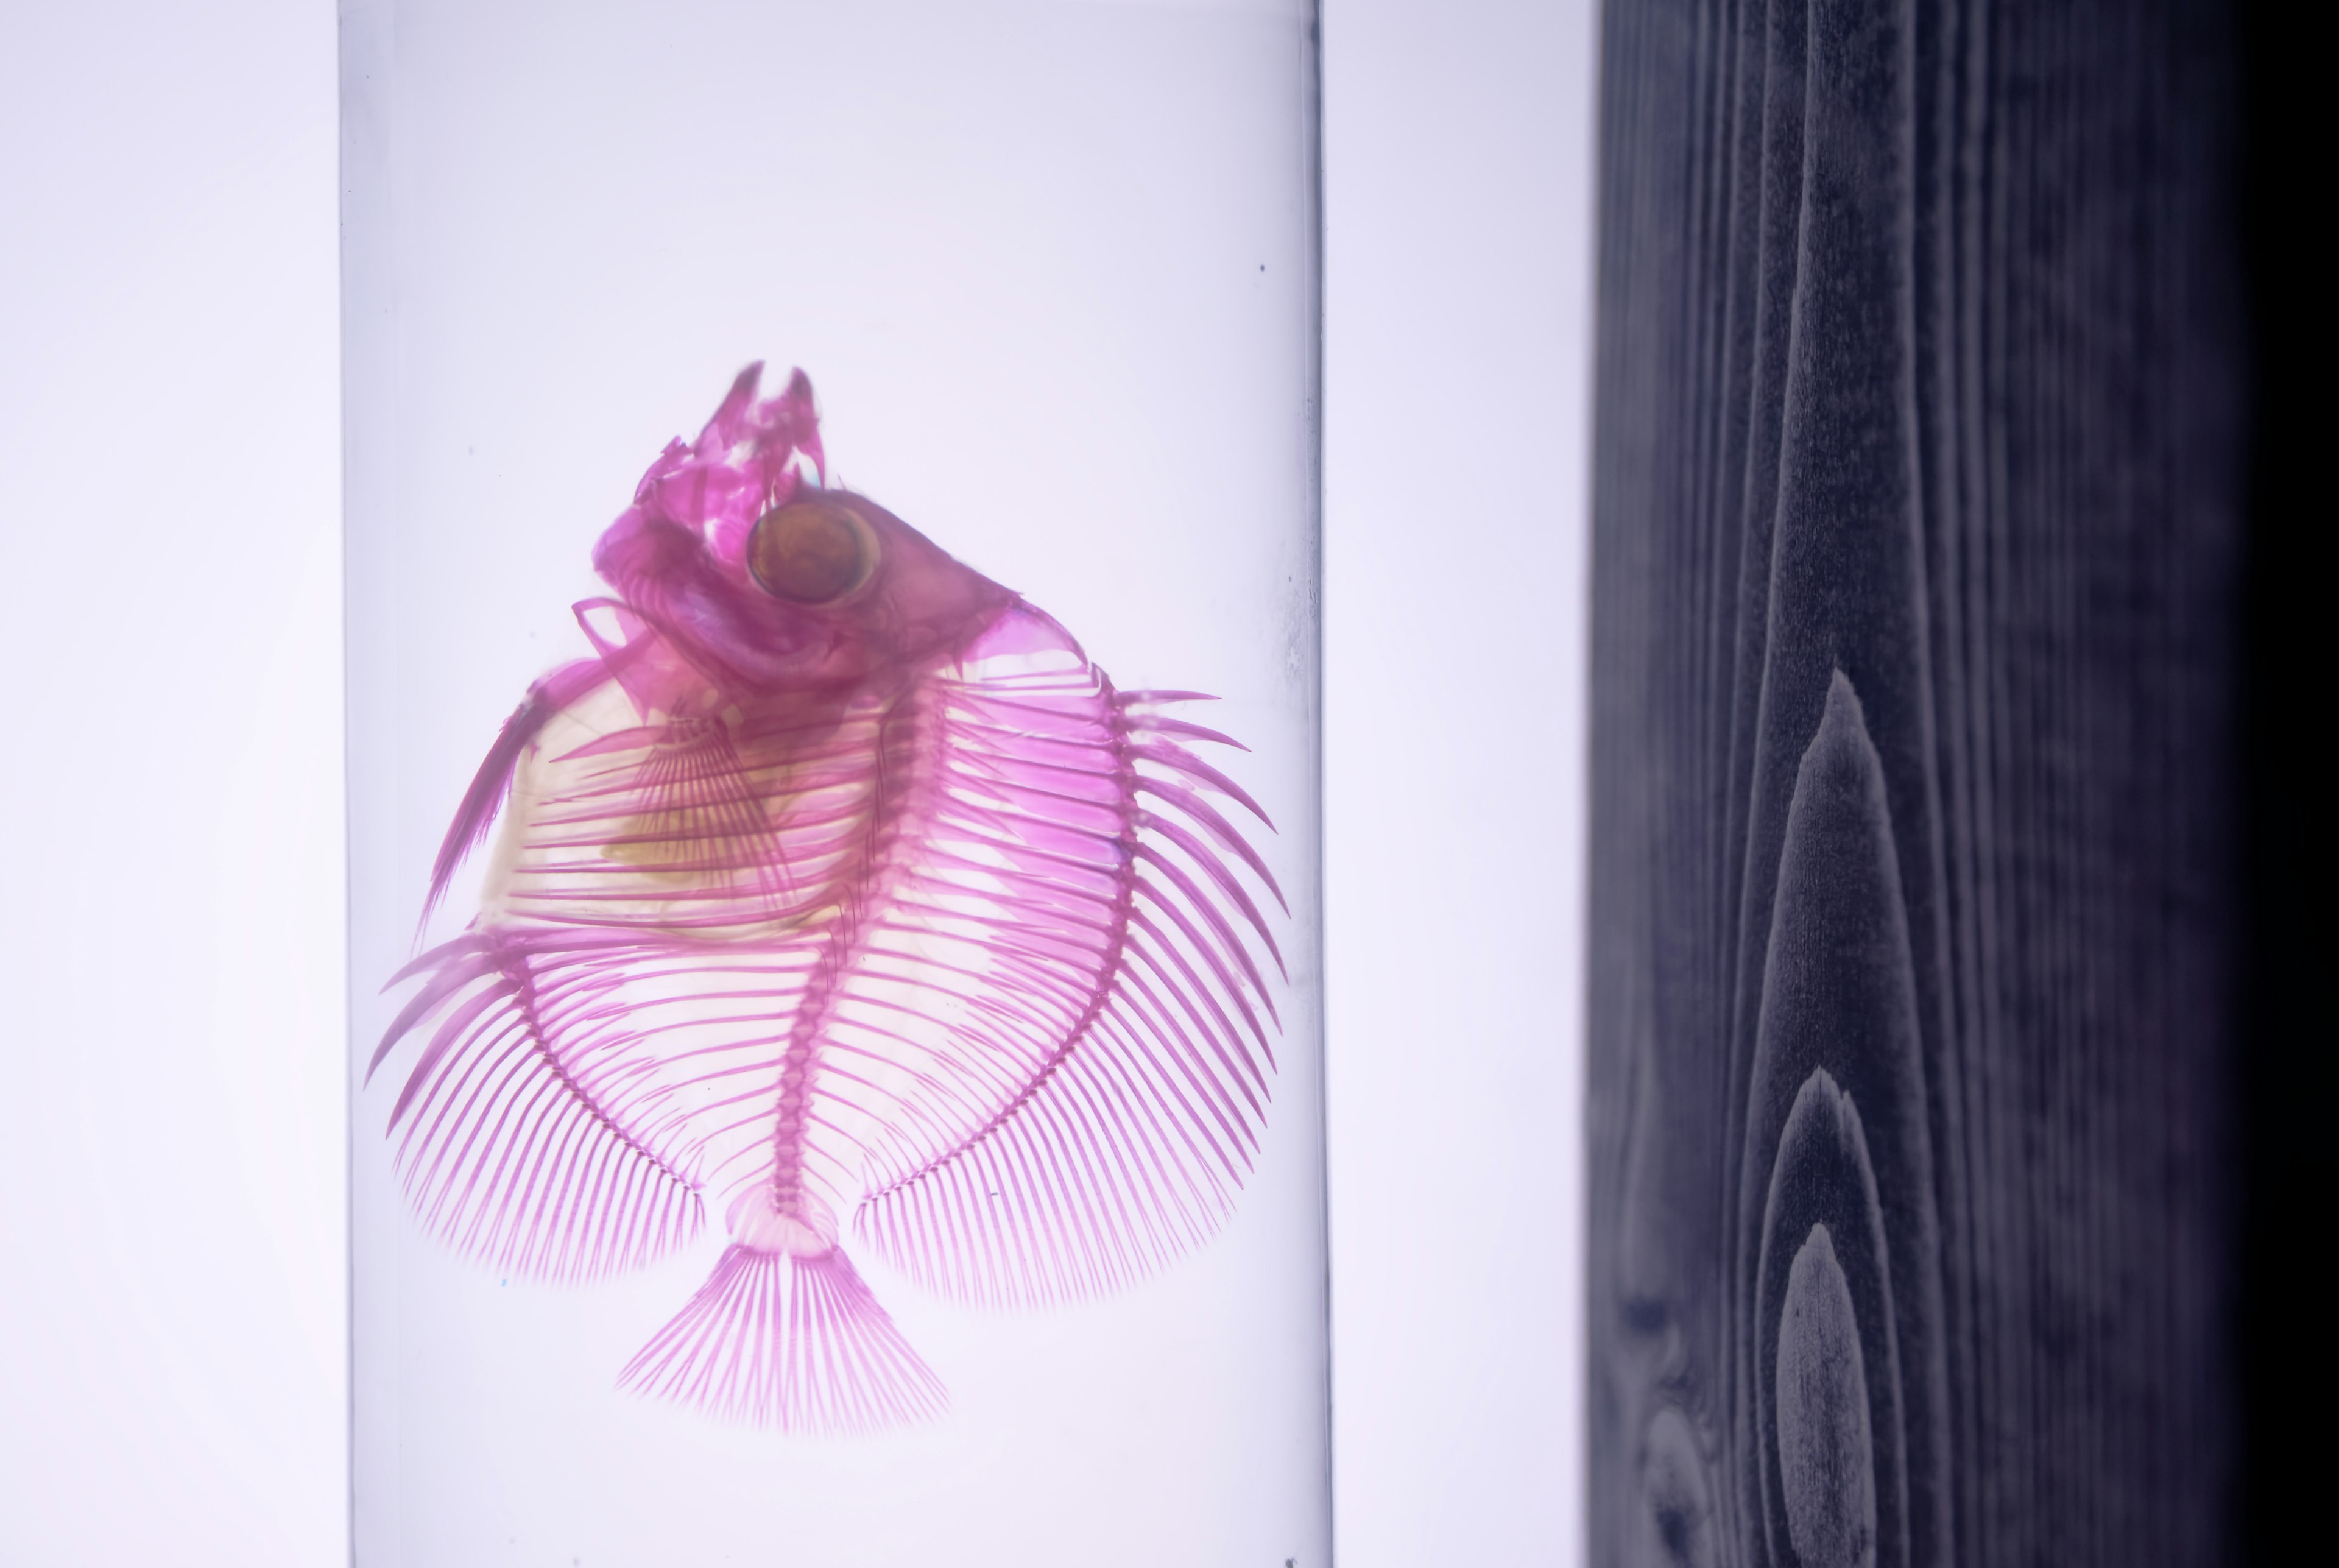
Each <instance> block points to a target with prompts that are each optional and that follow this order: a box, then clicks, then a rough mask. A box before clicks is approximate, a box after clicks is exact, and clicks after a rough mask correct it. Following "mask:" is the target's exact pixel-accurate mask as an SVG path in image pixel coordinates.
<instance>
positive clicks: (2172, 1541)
mask: <svg viewBox="0 0 2339 1568" xmlns="http://www.w3.org/2000/svg"><path fill="white" fill-rule="evenodd" d="M1604 49H1605V54H1606V57H1605V60H1604V153H1603V181H1604V188H1603V193H1602V222H1603V230H1602V255H1601V263H1600V264H1601V278H1600V291H1601V292H1600V327H1601V333H1602V341H1601V349H1600V356H1599V368H1598V390H1599V405H1598V416H1597V417H1598V421H1599V422H1598V430H1597V436H1596V445H1595V463H1596V470H1595V498H1594V519H1595V520H1594V529H1595V533H1594V705H1595V708H1594V738H1593V751H1594V801H1593V818H1594V833H1593V843H1594V865H1593V889H1592V896H1593V905H1592V908H1593V920H1594V954H1593V965H1592V998H1591V1007H1592V1018H1591V1022H1592V1034H1591V1040H1592V1051H1593V1060H1592V1067H1591V1079H1590V1085H1589V1089H1590V1102H1589V1115H1590V1119H1591V1126H1590V1134H1591V1139H1592V1150H1593V1156H1592V1158H1593V1171H1592V1176H1593V1187H1592V1219H1593V1231H1592V1258H1591V1267H1592V1281H1591V1288H1592V1292H1593V1295H1592V1304H1591V1313H1592V1316H1591V1330H1592V1353H1593V1361H1594V1365H1593V1383H1592V1424H1593V1438H1594V1441H1593V1456H1594V1457H1593V1464H1594V1475H1593V1493H1592V1496H1593V1521H1592V1529H1593V1543H1594V1561H1595V1562H1599V1563H1695V1564H1753V1563H1781V1564H1788V1563H1811V1564H1812V1565H1813V1568H1816V1565H1817V1564H1818V1563H1822V1562H1824V1563H1838V1562H1841V1563H1875V1564H1880V1565H1883V1564H1890V1565H1900V1564H1926V1565H1930V1564H1948V1563H1973V1564H2014V1563H2057V1564H2070V1563H2107V1564H2109V1563H2120V1564H2138V1563H2202V1562H2209V1561H2215V1560H2219V1559H2220V1558H2221V1555H2222V1554H2223V1553H2224V1552H2225V1550H2226V1537H2225V1525H2226V1514H2225V1507H2226V1502H2225V1499H2226V1493H2227V1490H2228V1488H2229V1484H2230V1482H2231V1474H2230V1469H2231V1464H2230V1456H2231V1453H2232V1446H2233V1445H2232V1437H2233V1433H2232V1417H2231V1411H2230V1408H2229V1406H2230V1395H2229V1391H2228V1386H2227V1379H2226V1365H2225V1354H2226V1348H2225V1347H2226V1299H2225V1296H2226V1279H2227V1277H2228V1267H2227V1265H2228V1260H2229V1257H2230V1254H2231V1249H2232V1247H2233V1244H2234V1238H2233V1232H2234V1224H2233V1217H2232V1214H2231V1212H2230V1208H2231V1193H2230V1192H2229V1190H2228V1188H2229V1183H2228V1181H2227V1178H2226V1154H2227V1148H2226V1145H2227V1141H2228V1136H2229V1135H2228V1132H2227V1129H2226V1112H2227V1101H2228V1100H2229V1094H2228V1090H2227V1085H2226V1051H2227V1050H2228V1047H2229V1045H2230V1036H2231V1033H2232V1027H2233V1026H2232V1020H2233V1017H2234V1007H2233V996H2232V985H2233V981H2232V975H2233V970H2234V957H2235V955H2234V952H2233V948H2232V937H2231V932H2232V929H2233V925H2234V918H2235V886H2234V874H2233V865H2234V857H2233V847H2234V834H2235V824H2234V821H2233V810H2234V808H2233V802H2234V800H2235V787H2234V780H2233V778H2232V777H2231V776H2230V775H2231V772H2232V758H2233V754H2234V753H2233V745H2232V734H2231V731H2232V725H2233V720H2232V713H2233V708H2234V687H2233V683H2234V679H2235V610H2234V603H2235V599H2234V595H2235V550H2236V546H2237V542H2238V537H2239V524H2240V482H2241V469H2240V449H2239V419H2240V413H2241V404H2242V398H2241V395H2240V382H2239V373H2240V362H2239V356H2238V349H2237V329H2238V320H2237V316H2236V312H2235V257H2234V255H2233V254H2232V245H2231V232H2232V229H2231V223H2230V222H2229V219H2230V214H2229V212H2227V211H2226V203H2227V202H2228V200H2229V192H2228V186H2229V183H2230V180H2229V174H2228V167H2227V141H2228V136H2229V132H2228V123H2229V121H2230V118H2231V114H2230V110H2231V104H2230V102H2229V99H2230V78H2231V74H2232V61H2231V58H2230V50H2229V46H2228V40H2227V38H2226V35H2225V33H2224V31H2223V24H2222V22H2221V21H2220V14H2219V13H2216V11H2214V10H2213V9H2211V8H2209V7H2207V6H2206V5H2190V4H2180V3H2169V0H2164V3H2155V4H2145V5H2122V4H2115V3H2111V0H2058V3H2055V4H2047V5H2032V6H2028V7H2011V6H2006V5H1987V4H1956V3H1947V0H1936V3H1925V4H1920V3H1914V0H1911V3H1904V4H1897V5H1896V4H1870V3H1857V0H1809V3H1808V4H1801V5H1797V4H1772V5H1764V4H1762V3H1760V0H1734V3H1733V0H1647V3H1632V0H1619V3H1617V4H1614V5H1611V6H1610V7H1609V14H1608V23H1607V28H1606V34H1605V42H1604ZM1844 1302H1848V1303H1849V1304H1850V1306H1849V1308H1848V1311H1849V1317H1848V1318H1845V1317H1843V1316H1842V1314H1843V1311H1844V1310H1845V1309H1844V1308H1843V1307H1842V1306H1841V1304H1842V1303H1844ZM1782 1413H1783V1414H1782Z"/></svg>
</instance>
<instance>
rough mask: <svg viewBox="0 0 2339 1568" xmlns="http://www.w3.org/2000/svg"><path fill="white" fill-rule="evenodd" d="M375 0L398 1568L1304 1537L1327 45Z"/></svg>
mask: <svg viewBox="0 0 2339 1568" xmlns="http://www.w3.org/2000/svg"><path fill="white" fill-rule="evenodd" d="M342 16H343V22H342V28H343V44H342V49H343V84H344V87H343V92H344V96H343V108H342V114H343V133H344V143H345V145H344V190H345V195H344V202H345V212H344V274H345V276H344V285H345V295H344V300H345V303H344V311H345V321H344V327H345V334H344V335H345V375H346V383H347V384H346V392H347V396H346V418H347V527H348V555H347V561H348V567H347V569H348V574H349V577H348V612H349V623H348V624H349V672H350V673H349V681H350V686H349V695H350V703H349V736H350V743H349V744H350V901H351V904H350V931H351V935H350V942H351V965H352V979H353V988H354V991H353V998H352V1001H351V1027H352V1060H353V1064H354V1070H353V1083H354V1085H355V1086H356V1087H354V1088H353V1090H352V1099H351V1106H350V1114H351V1117H352V1127H353V1140H354V1156H353V1166H354V1169H353V1172H352V1191H353V1198H352V1204H353V1215H352V1230H351V1234H352V1270H353V1282H352V1298H353V1303H354V1306H353V1311H354V1323H353V1342H354V1366H353V1389H354V1399H355V1434H354V1455H355V1457H354V1465H355V1476H354V1484H355V1508H356V1514H355V1527H354V1528H355V1551H356V1558H357V1561H358V1562H359V1563H360V1564H363V1565H364V1568H392V1565H410V1568H421V1565H432V1564H444V1563H527V1564H536V1563H541V1564H558V1565H563V1568H582V1565H586V1564H597V1563H598V1564H626V1563H725V1562H748V1561H759V1562H760V1561H783V1562H786V1563H792V1564H798V1565H803V1568H810V1565H813V1564H829V1563H834V1564H856V1565H859V1564H883V1563H903V1564H937V1563H948V1564H953V1565H965V1564H981V1563H1014V1564H1017V1565H1018V1568H1043V1565H1047V1564H1057V1563H1061V1564H1066V1565H1071V1564H1075V1563H1078V1564H1083V1565H1086V1564H1094V1563H1114V1564H1122V1565H1130V1564H1145V1563H1159V1564H1162V1565H1164V1568H1170V1565H1175V1568H1194V1565H1196V1564H1218V1563H1224V1564H1230V1565H1231V1564H1259V1565H1262V1568H1283V1565H1307V1568H1318V1565H1321V1564H1324V1563H1327V1562H1328V1470H1327V1451H1326V1433H1327V1408H1326V1338H1325V1312H1326V1306H1325V1294H1324V1292H1325V1272H1326V1267H1325V1252H1324V1223H1323V1198H1322V1187H1323V1183H1322V1171H1323V1158H1322V1147H1321V1121H1322V1117H1321V1106H1322V1090H1321V1079H1320V1059H1321V1051H1320V1045H1321V1042H1320V1032H1319V1010H1318V858H1317V856H1318V816H1317V787H1316V765H1317V689H1318V676H1317V612H1316V581H1317V579H1316V537H1317V536H1316V494H1317V488H1316V452H1317V401H1316V388H1317V362H1318V350H1317V344H1318V306H1317V250H1316V246H1317V233H1318V222H1317V206H1316V202H1317V196H1316V151H1315V132H1314V127H1315V123H1316V120H1315V114H1316V107H1315V98H1314V92H1315V79H1316V78H1315V61H1316V49H1315V42H1314V32H1313V26H1312V19H1311V13H1310V9H1309V8H1308V7H1307V6H1305V5H1294V4H1288V3H1283V0H1257V3H1253V4H1224V5H1186V6H1157V5H1133V4H1130V5H1124V4H1102V3H1091V4H1060V3H1032V4H1010V3H1003V0H1002V3H990V0H984V3H982V4H969V3H963V0H953V3H951V4H935V5H896V4H861V3H848V0H826V3H816V4H772V3H768V0H759V3H757V4H752V5H750V4H723V3H720V0H680V3H677V0H658V3H656V4H652V3H649V0H643V3H640V4H634V5H599V6H583V7H579V6H555V5H540V4H519V3H514V4H500V5H476V4H458V3H455V0H352V3H350V4H347V5H344V6H343V8H342ZM759 367H760V369H759ZM1198 694H1208V695H1209V697H1210V698H1214V699H1215V700H1204V699H1203V697H1202V696H1201V695H1198ZM1229 743H1234V744H1229Z"/></svg>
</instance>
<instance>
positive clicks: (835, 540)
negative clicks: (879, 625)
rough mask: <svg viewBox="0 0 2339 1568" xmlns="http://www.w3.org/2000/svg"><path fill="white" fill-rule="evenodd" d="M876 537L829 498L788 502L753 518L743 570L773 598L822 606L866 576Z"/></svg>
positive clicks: (873, 557) (871, 564) (872, 564)
mask: <svg viewBox="0 0 2339 1568" xmlns="http://www.w3.org/2000/svg"><path fill="white" fill-rule="evenodd" d="M876 564H877V540H876V538H875V537H873V535H872V534H871V533H870V531H869V525H868V524H866V523H864V522H863V521H862V520H861V519H860V518H857V517H854V515H853V513H852V512H851V511H849V510H848V509H846V508H844V507H840V506H837V505H835V504H834V503H832V502H829V501H816V500H804V501H790V502H789V503H788V504H787V505H786V506H784V507H777V508H774V509H773V510H771V511H768V512H765V514H764V515H763V516H762V517H761V518H757V519H756V522H755V531H754V532H753V533H751V534H749V535H748V536H747V569H748V570H749V571H750V572H752V573H754V574H755V581H756V583H757V584H758V585H759V586H760V587H762V588H763V590H764V591H765V593H767V594H769V595H771V596H772V597H774V598H775V599H785V600H787V601H788V602H789V603H791V604H798V605H824V604H827V603H829V602H830V601H831V600H833V599H839V598H843V597H844V596H845V595H846V594H849V593H851V592H852V591H853V590H854V589H855V588H857V587H860V586H861V585H862V584H863V583H864V582H866V581H868V580H869V573H870V570H871V569H872V568H873V567H875V566H876Z"/></svg>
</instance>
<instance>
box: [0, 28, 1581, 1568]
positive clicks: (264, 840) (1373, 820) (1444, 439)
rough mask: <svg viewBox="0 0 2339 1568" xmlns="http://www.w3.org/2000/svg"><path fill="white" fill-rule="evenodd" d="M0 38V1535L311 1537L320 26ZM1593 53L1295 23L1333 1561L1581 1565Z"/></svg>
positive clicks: (321, 853) (295, 1543)
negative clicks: (8, 699)
mask: <svg viewBox="0 0 2339 1568" xmlns="http://www.w3.org/2000/svg"><path fill="white" fill-rule="evenodd" d="M6 22H7V30H6V36H7V39H8V43H7V46H6V48H5V51H0V475H5V478H6V481H7V491H6V495H5V501H0V544H5V552H0V561H5V567H6V570H5V576H0V596H5V600H0V602H5V613H6V623H5V624H6V629H7V632H8V634H9V636H8V643H7V646H9V648H10V649H11V650H12V653H13V655H14V656H13V657H12V658H11V659H10V661H9V664H8V669H9V673H10V675H11V676H13V679H14V682H15V685H16V687H17V688H18V690H19V691H20V692H21V693H22V694H23V695H21V696H20V697H19V698H18V700H17V701H16V702H15V705H14V706H15V713H14V715H12V716H13V719H14V722H13V723H12V724H11V725H9V729H8V734H9V736H10V739H9V742H8V744H7V746H6V748H5V763H6V764H7V765H6V766H5V768H0V823H5V829H6V842H7V843H8V844H9V846H10V849H11V851H12V853H9V854H8V855H7V856H6V858H5V862H0V864H5V868H6V869H5V877H6V882H5V891H0V922H5V924H0V1085H5V1089H6V1090H7V1097H6V1100H5V1107H6V1114H5V1122H0V1129H5V1130H0V1259H5V1261H0V1413H5V1422H4V1423H0V1563H10V1564H14V1563H41V1564H47V1563H56V1564H76V1563H137V1564H145V1563H188V1564H202V1563H222V1564H225V1563H234V1564H251V1565H255V1568H257V1565H262V1564H276V1563H287V1564H292V1563H297V1564H325V1563H336V1562H340V1561H342V1560H343V1559H344V1557H345V1553H346V1550H347V1547H346V1542H347V1535H346V1524H345V1518H346V1513H345V1510H346V1484H345V1480H344V1467H345V1463H346V1438H345V1432H346V1395H345V1387H346V1385H345V1373H344V1366H345V1357H346V1349H347V1346H346V1336H345V1330H344V1327H343V1325H344V1323H345V1320H346V1295H345V1290H344V1286H343V1279H344V1277H345V1267H346V1250H345V1246H344V1242H343V1239H342V1237H343V1228H342V1212H343V1204H344V1193H345V1190H346V1188H345V1182H344V1169H345V1161H346V1158H347V1154H346V1149H345V1148H344V1145H343V1141H342V1139H341V1134H340V1129H341V1127H342V1124H343V1123H342V1114H341V1107H342V1102H343V1095H344V1092H345V1086H344V1083H343V1080H342V1077H341V1068H340V1063H341V1060H342V1059H341V1052H340V1039H339V1035H340V1014H341V991H342V967H341V940H342V939H341V929H342V922H341V902H342V898H341V887H342V880H341V848H340V845H341V822H340V787H341V779H340V716H339V693H340V619H339V589H338V584H339V577H340V554H339V484H340V472H339V453H338V446H337V432H338V375H339V371H338V360H337V349H336V343H337V336H338V311H337V302H336V297H335V284H336V255H335V231H334V221H335V210H336V207H335V173H334V158H335V148H336V142H337V134H336V121H335V85H334V69H335V67H334V25H333V18H332V15H331V11H330V8H329V7H326V6H323V5H318V4H315V3H314V0H301V3H288V0H246V3H244V4H213V5H206V6H203V7H201V8H199V9H198V8H192V7H180V6H170V5H162V4H159V3H151V0H150V3H144V4H123V5H103V4H87V3H84V4H80V5H74V6H72V7H59V6H36V5H30V4H25V3H24V0H9V4H8V5H7V13H6ZM1594 47H1595V37H1594V16H1593V7H1592V6H1591V5H1590V4H1588V0H1565V3H1564V4H1560V3H1555V4H1549V5H1525V4H1496V3H1494V0H1484V3H1477V4H1470V3H1455V4H1445V5H1433V4H1428V3H1426V0H1408V3H1399V0H1382V3H1379V4H1368V3H1365V0H1331V3H1330V4H1329V5H1327V14H1326V17H1325V69H1326V84H1325V116H1326V119H1325V141H1326V161H1327V175H1326V187H1325V189H1326V234H1327V238H1326V244H1327V260H1326V290H1327V298H1326V310H1327V334H1328V342H1327V353H1326V369H1327V385H1326V411H1327V429H1326V472H1325V492H1326V508H1327V510H1326V538H1325V555H1326V559H1325V593H1326V599H1327V613H1326V622H1325V635H1326V703H1327V733H1326V748H1327V749H1326V769H1327V793H1326V802H1325V811H1326V853H1327V903H1328V914H1327V973H1328V985H1327V1012H1328V1019H1329V1028H1330V1041H1329V1047H1328V1060H1327V1076H1328V1080H1329V1097H1330V1100H1329V1116H1330V1128H1329V1135H1330V1139H1331V1203H1332V1227H1333V1231H1332V1266H1333V1300H1334V1307H1333V1315H1334V1346H1333V1354H1334V1445H1335V1464H1336V1496H1335V1502H1336V1523H1337V1544H1338V1553H1339V1561H1340V1562H1341V1563H1343V1564H1344V1565H1346V1568H1378V1565H1381V1564H1388V1565H1391V1568H1395V1565H1399V1564H1406V1565H1409V1564H1436V1563H1468V1564H1472V1565H1474V1568H1476V1565H1486V1568H1496V1565H1506V1564H1528V1563H1573V1562H1575V1561H1577V1560H1578V1558H1579V1557H1580V1548H1579V1545H1578V1542H1577V1535H1576V1531H1577V1526H1576V1524H1575V1521H1576V1520H1577V1518H1578V1517H1579V1514H1580V1510H1579V1506H1578V1495H1577V1489H1578V1487H1579V1485H1580V1481H1579V1476H1580V1452H1579V1449H1580V1438H1579V1434H1580V1430H1581V1425H1582V1413H1581V1379H1580V1377H1579V1376H1578V1374H1577V1363H1578V1360H1579V1358H1580V1355H1581V1343H1582V1330H1581V1308H1580V1303H1579V1301H1578V1295H1579V1292H1580V1272H1579V1270H1578V1268H1577V1266H1576V1264H1575V1262H1574V1259H1575V1257H1577V1254H1578V1252H1579V1250H1580V1243H1579V1235H1580V1222H1579V1218H1578V1213H1577V1209H1578V1202H1579V1191H1580V1189H1579V1185H1578V1181H1577V1176H1576V1161H1577V1151H1578V1147H1579V1140H1578V1139H1577V1137H1576V1132H1575V1128H1576V1118H1577V1115H1578V1109H1577V1107H1578V1098H1577V1090H1576V1082H1577V1071H1576V1061H1577V1057H1578V1050H1579V1046H1580V1039H1579V1021H1578V1020H1579V1015H1580V1010H1581V1001H1580V999H1581V992H1582V982H1581V973H1580V966H1579V961H1578V957H1577V955H1578V953H1579V952H1580V949H1581V935H1582V924H1581V922H1582V915H1581V902H1582V901H1581V864H1582V856H1581V851H1582V825H1581V824H1582V817H1583V806H1584V794H1583V786H1582V774H1583V733H1584V703H1583V700H1582V685H1583V674H1584V671H1583V663H1584V654H1583V647H1584V547H1583V540H1584V523H1583V513H1584V498H1585V493H1586V478H1585V473H1584V450H1585V445H1586V439H1585V438H1586V435H1587V433H1588V424H1589V417H1588V412H1587V410H1586V409H1585V406H1584V387H1585V385H1586V382H1587V380H1588V357H1589V356H1588V351H1589V302H1590V286H1589V268H1590V257H1591V239H1590V218H1591V168H1592V129H1593V125H1594V104H1593V99H1592V92H1593V83H1594V75H1595V72H1594Z"/></svg>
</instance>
